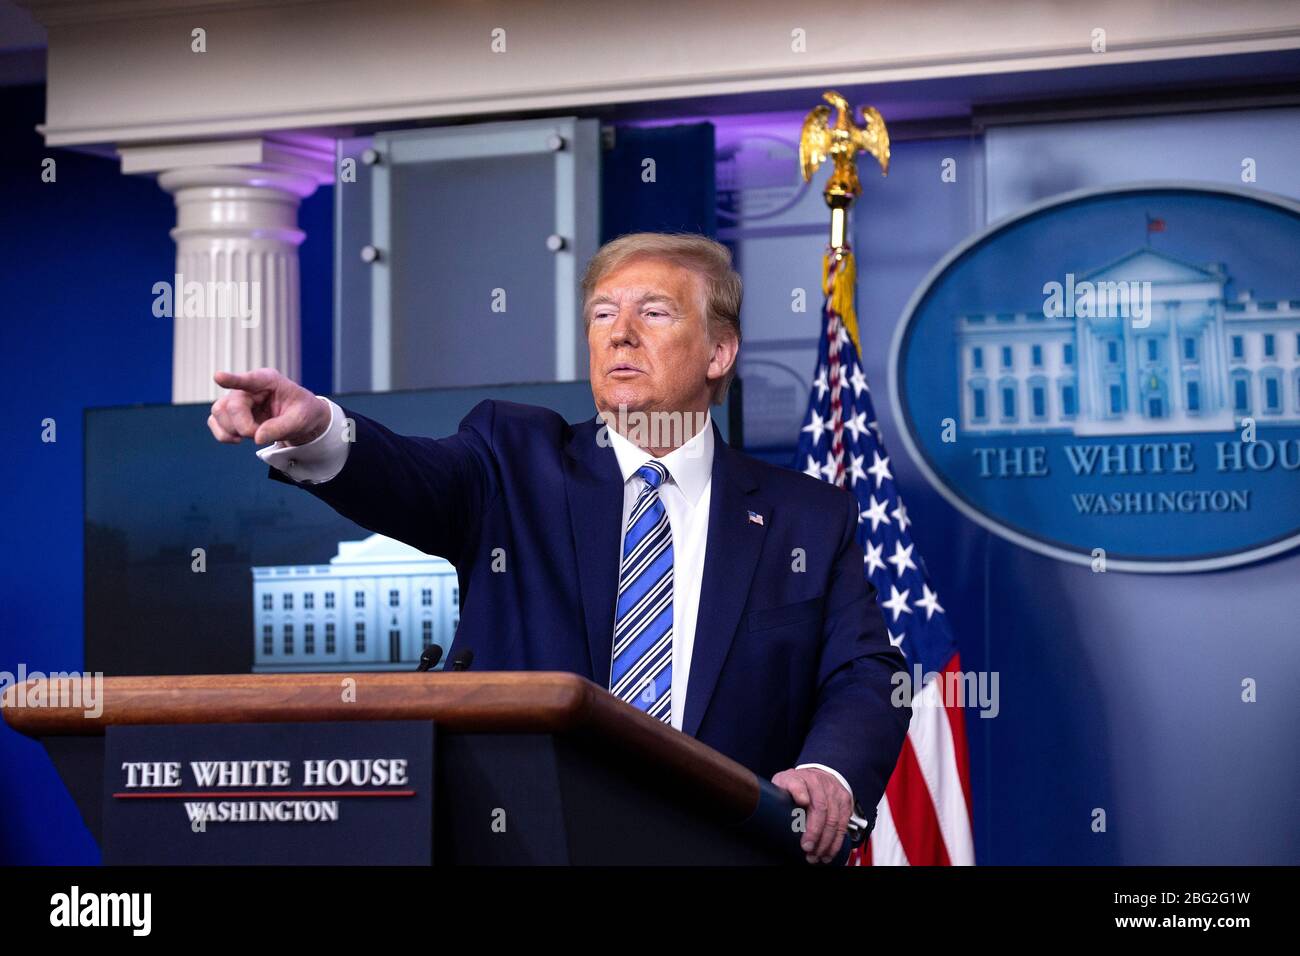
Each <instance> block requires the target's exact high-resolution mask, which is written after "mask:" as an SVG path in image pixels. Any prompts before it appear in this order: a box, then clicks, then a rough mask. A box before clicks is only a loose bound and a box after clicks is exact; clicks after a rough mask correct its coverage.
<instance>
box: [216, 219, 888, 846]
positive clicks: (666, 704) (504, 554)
mask: <svg viewBox="0 0 1300 956" xmlns="http://www.w3.org/2000/svg"><path fill="white" fill-rule="evenodd" d="M582 286H583V298H584V303H583V321H584V324H585V326H586V331H587V341H588V345H589V348H590V354H591V366H590V377H591V390H592V395H593V397H594V398H595V404H596V408H597V410H598V412H599V414H598V415H597V416H595V417H593V418H591V419H588V420H587V421H582V422H578V423H576V424H569V423H567V422H565V421H564V419H563V418H561V417H560V416H559V415H557V414H556V413H554V412H552V411H550V410H549V409H545V408H538V407H534V406H529V405H520V404H517V403H514V402H504V401H491V400H488V401H483V402H480V403H479V404H478V405H476V406H475V407H474V408H473V409H472V410H471V411H470V413H469V414H468V415H467V416H466V417H465V418H464V420H463V421H462V422H461V424H460V430H459V431H458V432H457V433H456V434H454V435H451V436H448V437H446V438H441V439H432V438H416V437H407V436H401V435H396V434H394V433H393V432H391V431H389V430H388V429H386V428H385V427H384V426H383V425H380V424H379V423H378V422H375V421H372V420H370V419H368V418H366V417H365V416H363V415H360V414H357V413H355V412H350V411H348V410H347V409H345V408H341V407H340V406H338V405H336V404H334V403H333V402H331V401H329V400H328V399H324V398H319V397H317V396H314V395H312V394H311V393H310V392H308V391H307V390H306V389H304V388H302V387H301V386H299V385H297V384H295V383H294V382H292V381H290V380H289V379H287V378H285V377H284V376H282V375H280V373H278V372H276V371H275V370H273V369H259V370H256V371H253V372H248V373H246V374H232V373H229V372H218V373H217V375H216V381H217V383H218V384H219V385H221V386H222V387H224V388H227V389H231V390H232V391H230V392H228V393H226V394H225V395H223V396H222V397H221V398H219V399H218V400H217V401H216V402H215V403H214V404H213V406H212V415H211V417H210V418H209V419H208V426H209V428H210V429H211V430H212V433H213V435H214V436H215V437H216V438H217V439H218V440H220V441H223V442H231V443H234V442H238V441H240V439H241V438H245V437H246V438H252V439H254V440H255V441H256V442H257V443H258V444H264V443H268V442H275V443H276V444H275V445H274V446H273V447H268V448H264V449H262V450H261V451H259V452H258V454H259V456H260V457H262V458H263V459H264V460H266V461H267V462H268V463H269V464H270V465H271V466H272V468H271V475H272V477H274V478H277V479H278V480H281V481H287V482H291V483H294V484H297V485H299V486H300V487H302V488H305V489H306V490H307V491H309V492H311V493H312V494H314V495H316V496H317V497H319V498H320V499H322V500H323V501H325V502H327V503H328V504H330V505H331V506H332V507H333V508H335V509H336V510H337V511H339V512H340V513H341V514H343V515H345V516H346V517H348V518H350V519H352V520H353V521H355V522H357V523H358V524H360V525H362V526H363V527H366V528H369V529H370V530H372V531H377V532H380V533H382V534H386V535H388V536H390V537H393V538H397V539H399V540H401V541H405V542H407V543H408V544H411V545H413V546H414V547H416V548H419V549H420V550H422V551H425V552H427V553H429V554H435V555H440V556H442V557H445V558H447V559H448V560H449V561H451V562H452V563H453V564H454V565H455V567H456V569H457V572H458V576H459V579H460V594H461V597H462V602H463V610H462V614H461V622H460V627H459V629H458V630H457V633H456V637H455V640H454V643H453V646H452V649H451V653H453V654H454V653H456V652H457V650H458V649H462V648H472V650H473V652H474V655H475V656H474V666H475V667H476V668H481V669H485V670H563V671H571V672H573V673H577V674H581V675H582V676H584V677H587V678H590V679H591V680H593V681H596V682H597V683H599V684H600V685H602V686H604V687H607V688H610V690H611V692H612V693H614V694H616V695H617V696H619V697H621V698H622V699H624V700H626V701H627V702H628V703H629V704H631V705H632V706H634V707H637V708H639V709H641V710H643V711H645V712H646V713H647V714H648V715H649V716H651V717H652V718H656V719H659V720H662V721H664V722H665V723H668V724H670V725H671V726H673V727H675V728H677V729H678V730H681V731H682V732H683V733H687V734H690V735H692V736H694V737H696V738H698V739H699V740H701V741H702V742H704V743H706V744H709V745H710V746H712V747H714V748H715V749H717V750H719V751H721V752H722V753H724V754H726V755H728V756H730V757H732V758H733V759H735V760H737V761H738V762H740V763H742V764H744V765H746V766H747V767H749V768H751V769H752V770H754V771H755V772H756V773H759V774H762V775H763V776H765V777H768V776H770V777H771V779H772V781H773V782H774V783H775V784H776V785H778V786H780V787H782V788H784V789H785V790H787V791H788V792H789V793H790V794H791V796H792V797H793V799H794V800H795V801H796V803H798V804H799V805H800V806H802V807H805V808H806V810H807V820H806V826H807V831H806V834H805V836H804V838H803V841H802V846H803V849H804V851H805V853H806V855H807V858H808V859H809V860H810V861H827V860H830V859H832V858H833V856H834V855H835V853H836V851H837V850H838V848H839V847H840V845H841V843H842V841H843V838H844V834H845V831H846V827H847V826H848V824H849V822H850V819H853V820H854V822H855V823H856V824H857V825H858V826H862V827H865V826H869V825H870V822H871V820H873V819H874V813H875V807H876V804H877V803H878V802H879V800H880V797H881V795H882V793H883V792H884V789H885V784H886V783H887V781H888V779H889V775H890V773H891V772H892V771H893V768H894V763H895V761H896V760H897V758H898V753H899V750H900V748H901V747H902V743H903V738H904V736H905V735H906V732H907V726H908V721H909V719H910V716H911V712H910V710H909V708H908V707H907V706H906V705H903V706H895V704H894V703H893V702H892V701H891V687H892V676H893V674H894V673H895V672H897V671H900V670H902V669H903V668H904V666H905V664H904V660H903V657H902V655H901V654H900V653H899V652H898V650H897V649H896V648H894V647H893V646H892V645H891V643H890V641H889V638H888V635H887V632H886V629H885V624H884V620H883V618H882V616H881V614H880V611H879V609H878V608H877V606H876V600H875V593H874V590H873V589H872V587H871V584H870V583H869V582H868V581H867V579H866V577H865V575H864V574H863V571H862V565H863V554H862V550H861V548H860V547H859V545H858V544H857V540H856V530H857V518H858V513H857V507H856V503H855V501H854V498H853V496H852V495H851V494H850V493H848V492H846V491H845V490H843V489H841V488H837V487H834V486H832V485H829V484H826V483H824V482H821V481H818V480H816V479H814V478H810V477H808V476H806V475H804V474H801V473H800V472H797V471H793V470H787V469H783V468H778V467H775V466H772V465H768V464H766V463H764V462H760V461H758V460H757V459H754V458H750V457H748V456H746V455H743V454H741V453H740V452H737V451H735V450H733V449H731V448H729V447H728V446H727V445H726V444H725V443H724V442H723V441H722V440H721V436H720V435H719V434H718V431H717V427H716V426H715V425H713V424H712V421H711V419H710V417H709V407H710V405H712V404H717V403H720V402H721V401H722V400H723V399H724V398H725V396H726V392H727V388H728V386H729V385H730V382H731V379H732V377H733V376H734V374H735V368H736V356H737V353H738V351H739V348H740V299H741V287H740V277H739V276H738V275H737V274H736V273H735V272H734V271H733V270H732V268H731V256H730V253H729V252H728V251H727V249H726V248H725V247H724V246H722V245H720V244H718V243H716V242H713V241H712V240H709V239H706V238H703V237H700V236H685V235H663V234H657V233H638V234H635V235H631V236H624V237H621V238H619V239H617V240H615V241H613V242H611V243H608V244H606V245H605V246H603V247H602V248H601V249H600V250H599V252H598V253H597V254H596V256H595V257H594V258H593V259H592V261H591V263H590V265H589V266H588V268H587V272H586V275H585V276H584V278H583V283H582ZM855 798H856V805H855ZM863 808H865V810H866V813H867V814H868V815H869V816H868V817H867V818H865V819H864V818H863V816H862V815H861V814H862V813H863Z"/></svg>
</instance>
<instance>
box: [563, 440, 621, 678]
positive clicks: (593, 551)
mask: <svg viewBox="0 0 1300 956" xmlns="http://www.w3.org/2000/svg"><path fill="white" fill-rule="evenodd" d="M604 427H605V426H604V425H603V424H598V423H597V421H596V419H595V417H592V418H590V419H588V420H587V421H585V422H581V423H579V424H577V425H574V426H573V433H572V435H571V436H570V439H569V442H568V444H567V445H566V446H565V456H564V491H565V494H566V495H567V496H568V502H569V521H570V525H571V527H572V530H573V547H574V551H575V552H576V554H577V556H578V589H579V591H580V593H581V595H582V607H583V614H584V617H585V619H586V623H587V644H588V647H589V649H590V652H591V679H592V680H593V681H595V682H596V683H597V684H599V685H600V686H602V687H608V686H609V656H610V653H611V651H612V650H613V641H614V599H615V597H616V592H617V591H618V564H619V538H620V537H621V536H622V535H621V532H622V528H621V527H620V525H622V523H623V474H622V472H621V471H619V467H618V459H617V457H616V456H615V455H614V449H613V448H611V447H610V446H609V444H608V443H606V444H605V445H604V446H602V445H600V444H599V443H598V442H597V440H596V435H597V431H598V430H599V429H600V428H604Z"/></svg>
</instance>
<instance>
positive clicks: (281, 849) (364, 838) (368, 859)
mask: <svg viewBox="0 0 1300 956" xmlns="http://www.w3.org/2000/svg"><path fill="white" fill-rule="evenodd" d="M105 736H106V740H105V751H104V752H105V760H104V790H105V792H104V829H103V853H104V863H105V864H107V865H132V864H203V865H212V864H217V865H241V864H244V865H246V864H276V865H318V866H319V865H364V864H371V865H406V866H410V865H428V864H430V863H431V862H432V847H433V767H434V752H433V746H434V725H433V722H432V721H420V720H412V721H358V722H320V723H267V724H240V723H228V724H171V725H149V726H110V727H108V728H106V731H105Z"/></svg>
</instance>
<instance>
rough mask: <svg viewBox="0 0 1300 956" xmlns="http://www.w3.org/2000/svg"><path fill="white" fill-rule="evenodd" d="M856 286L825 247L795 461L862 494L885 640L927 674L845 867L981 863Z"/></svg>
mask: <svg viewBox="0 0 1300 956" xmlns="http://www.w3.org/2000/svg"><path fill="white" fill-rule="evenodd" d="M855 284H856V282H855V270H854V265H853V258H852V254H851V253H848V252H847V250H845V251H844V253H843V254H842V255H840V256H835V255H833V254H831V255H828V256H827V261H826V264H825V274H824V281H823V288H824V291H825V292H826V304H825V306H824V307H823V310H822V312H823V317H824V318H825V330H824V333H825V334H824V335H823V336H822V339H821V345H820V346H819V348H818V353H817V375H816V378H815V379H814V380H813V389H812V394H811V397H810V399H809V402H808V413H807V415H806V416H805V418H804V426H803V429H802V430H801V431H800V433H799V449H798V452H797V456H796V467H798V468H799V469H801V470H802V471H803V472H804V473H806V474H809V475H812V476H813V477H814V478H820V479H822V480H823V481H830V482H834V483H835V484H836V485H838V486H840V487H842V488H844V487H847V488H848V489H849V490H850V491H851V492H852V493H853V495H854V496H855V497H856V498H857V500H858V543H859V544H860V545H861V546H862V551H863V560H864V564H863V573H864V574H865V575H866V576H867V578H868V579H869V580H870V581H871V583H872V584H873V585H874V586H875V588H876V600H877V602H878V603H879V605H880V610H881V613H882V614H883V615H884V617H885V623H886V625H887V626H888V628H889V639H890V640H891V641H892V642H893V643H894V646H896V647H898V648H899V649H901V650H902V652H903V654H904V656H905V657H906V658H907V670H908V674H909V675H911V676H913V678H914V676H915V672H916V666H917V665H918V664H919V665H920V668H921V673H922V674H924V675H926V676H927V677H928V678H931V679H928V680H926V682H925V685H924V686H923V687H922V688H920V689H919V690H918V689H917V688H915V687H913V688H912V690H913V696H912V723H911V725H910V727H909V728H908V732H907V739H906V740H905V741H904V743H903V750H902V753H900V754H899V758H898V763H897V765H896V766H895V768H894V773H893V775H892V776H891V777H890V780H889V784H888V786H887V787H886V789H885V795H884V796H883V797H882V798H881V800H880V803H879V804H878V806H877V816H876V826H875V829H874V830H872V833H871V836H870V838H869V839H868V841H867V842H866V844H864V845H863V846H862V847H859V848H858V849H856V850H855V851H854V852H853V855H852V856H851V857H850V860H849V863H850V865H859V866H861V865H870V864H874V865H877V866H880V865H909V864H911V865H938V866H948V865H969V864H973V863H974V862H975V847H974V839H973V836H972V827H971V817H972V814H971V796H970V758H969V753H968V751H967V748H966V725H965V721H964V718H963V715H962V709H961V708H960V707H958V706H954V705H953V704H952V701H951V700H949V701H946V702H945V701H944V699H943V697H942V696H941V694H940V690H941V689H942V685H941V684H940V680H942V679H943V678H942V677H941V678H939V679H934V678H933V675H935V674H938V675H943V674H946V673H948V672H955V671H960V669H961V659H960V656H959V655H958V653H957V645H956V642H955V641H954V640H953V636H952V631H951V629H950V628H949V626H948V618H947V613H946V612H945V611H944V608H943V606H942V605H941V604H940V603H939V595H938V594H937V593H935V589H934V588H933V587H931V583H930V579H929V576H928V575H927V573H926V570H925V563H924V562H923V561H922V560H921V556H920V555H919V554H917V553H916V546H915V545H914V544H913V542H912V536H911V535H910V534H908V530H907V529H908V527H909V526H910V525H911V523H912V521H911V518H909V517H908V514H907V509H906V508H905V507H903V501H902V499H901V498H900V497H899V494H898V488H897V486H896V485H895V483H894V476H893V473H892V471H891V467H890V461H889V455H888V453H887V452H886V450H885V446H884V442H883V441H882V440H881V437H880V426H879V425H878V424H877V423H876V413H875V408H874V407H873V405H872V401H871V389H870V388H868V386H867V380H866V376H864V375H863V372H862V363H861V361H860V360H859V357H858V350H857V346H856V345H855V343H854V340H853V337H852V336H851V335H850V334H849V331H848V329H847V328H846V322H845V320H846V319H847V320H848V321H849V322H850V323H852V324H853V325H856V319H855V317H854V315H853V286H854V285H855ZM841 313H844V314H841Z"/></svg>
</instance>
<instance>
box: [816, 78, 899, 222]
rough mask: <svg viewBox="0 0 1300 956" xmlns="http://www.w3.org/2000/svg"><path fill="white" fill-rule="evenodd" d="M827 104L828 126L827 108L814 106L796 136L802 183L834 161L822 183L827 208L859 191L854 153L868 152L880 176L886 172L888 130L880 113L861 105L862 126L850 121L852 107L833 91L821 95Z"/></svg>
mask: <svg viewBox="0 0 1300 956" xmlns="http://www.w3.org/2000/svg"><path fill="white" fill-rule="evenodd" d="M822 98H823V99H824V100H826V102H827V103H829V104H831V106H833V107H835V121H834V122H833V123H832V122H831V119H830V116H831V109H830V106H814V107H813V108H812V109H811V110H809V112H808V115H807V117H805V118H804V121H803V131H802V132H801V133H800V134H799V171H800V172H801V173H802V174H803V179H804V182H809V181H811V180H812V174H813V173H814V172H816V171H817V168H818V167H819V166H821V164H822V163H824V162H826V160H827V159H833V160H834V161H835V169H834V171H833V172H832V173H831V178H830V181H829V182H828V183H827V184H826V190H825V196H826V202H827V203H828V204H831V205H836V204H837V202H838V203H845V202H846V201H847V202H851V201H852V197H855V196H857V195H859V194H860V193H861V192H862V184H861V182H859V181H858V166H857V162H856V154H857V153H859V152H864V153H870V154H871V155H872V156H874V157H875V158H876V161H877V162H879V163H880V174H881V175H882V176H884V175H887V174H888V173H889V131H888V130H887V129H885V121H884V119H883V118H882V117H881V115H880V112H879V111H878V110H876V108H875V107H873V106H863V107H861V110H862V125H861V126H857V125H856V124H855V123H854V121H853V107H851V106H849V101H848V100H846V99H845V98H844V97H842V96H840V94H839V93H836V92H835V91H834V90H827V91H826V92H825V93H824V94H822Z"/></svg>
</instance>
